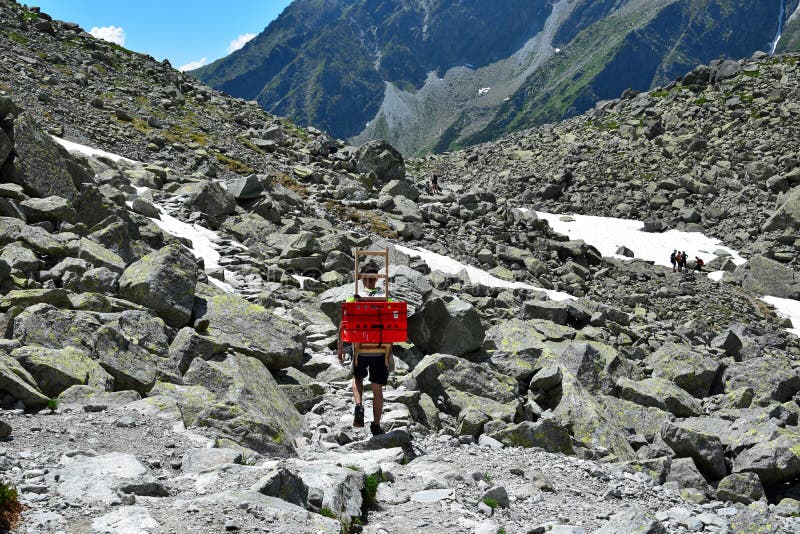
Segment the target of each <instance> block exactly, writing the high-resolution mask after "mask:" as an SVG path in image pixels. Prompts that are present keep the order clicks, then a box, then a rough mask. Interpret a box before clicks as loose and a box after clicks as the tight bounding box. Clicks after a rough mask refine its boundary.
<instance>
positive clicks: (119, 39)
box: [89, 26, 125, 46]
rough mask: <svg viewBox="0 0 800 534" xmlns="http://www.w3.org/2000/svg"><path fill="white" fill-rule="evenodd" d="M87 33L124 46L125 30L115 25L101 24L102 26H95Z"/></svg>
mask: <svg viewBox="0 0 800 534" xmlns="http://www.w3.org/2000/svg"><path fill="white" fill-rule="evenodd" d="M89 33H91V34H92V35H94V36H95V37H97V38H98V39H102V40H104V41H108V42H111V43H116V44H118V45H120V46H125V30H123V29H122V28H118V27H116V26H103V27H102V28H98V27H97V26H95V27H94V28H92V30H91V31H90V32H89Z"/></svg>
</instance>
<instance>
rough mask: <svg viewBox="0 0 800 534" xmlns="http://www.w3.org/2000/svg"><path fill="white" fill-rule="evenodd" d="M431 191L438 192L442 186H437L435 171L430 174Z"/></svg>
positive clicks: (437, 179)
mask: <svg viewBox="0 0 800 534" xmlns="http://www.w3.org/2000/svg"><path fill="white" fill-rule="evenodd" d="M430 189H431V193H435V194H439V193H441V192H442V188H441V187H439V175H438V174H436V173H433V174H431V186H430Z"/></svg>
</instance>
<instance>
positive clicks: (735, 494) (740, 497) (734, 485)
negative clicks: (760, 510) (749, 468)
mask: <svg viewBox="0 0 800 534" xmlns="http://www.w3.org/2000/svg"><path fill="white" fill-rule="evenodd" d="M764 498H765V496H764V486H762V485H761V481H760V480H759V479H758V475H756V474H755V473H733V474H731V475H728V476H726V477H725V478H723V479H722V480H720V481H719V485H718V486H717V499H719V500H720V501H733V502H740V503H742V504H750V503H751V502H753V501H760V500H762V499H764Z"/></svg>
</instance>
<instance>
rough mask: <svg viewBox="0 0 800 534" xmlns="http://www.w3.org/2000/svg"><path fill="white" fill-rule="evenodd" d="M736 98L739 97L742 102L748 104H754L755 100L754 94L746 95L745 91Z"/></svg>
mask: <svg viewBox="0 0 800 534" xmlns="http://www.w3.org/2000/svg"><path fill="white" fill-rule="evenodd" d="M736 96H738V97H739V100H741V101H742V102H745V103H747V104H752V103H753V100H754V98H753V94H752V93H745V92H744V91H742V92H740V93H739V94H738V95H736Z"/></svg>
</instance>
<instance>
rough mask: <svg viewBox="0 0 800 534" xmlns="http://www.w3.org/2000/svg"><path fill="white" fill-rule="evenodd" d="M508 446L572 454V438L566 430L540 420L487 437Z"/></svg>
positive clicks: (551, 422) (515, 426)
mask: <svg viewBox="0 0 800 534" xmlns="http://www.w3.org/2000/svg"><path fill="white" fill-rule="evenodd" d="M489 437H492V438H494V439H496V440H497V441H499V442H500V443H502V444H504V445H508V446H516V447H525V448H530V447H541V448H542V449H544V450H546V451H547V452H560V453H563V454H572V452H573V449H572V438H571V436H570V435H569V432H568V431H567V429H566V428H564V427H563V426H561V425H559V424H558V423H556V422H555V421H551V420H549V419H542V420H540V421H537V422H536V423H532V422H530V421H523V422H522V423H519V424H517V425H512V426H510V427H508V428H505V429H503V430H499V431H497V432H493V433H492V434H490V435H489Z"/></svg>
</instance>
